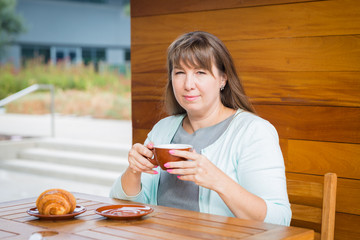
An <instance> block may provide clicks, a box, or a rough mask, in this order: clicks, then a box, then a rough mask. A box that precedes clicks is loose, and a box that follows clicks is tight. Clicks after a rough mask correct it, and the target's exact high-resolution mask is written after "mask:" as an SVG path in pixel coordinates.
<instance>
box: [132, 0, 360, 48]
mask: <svg viewBox="0 0 360 240" xmlns="http://www.w3.org/2000/svg"><path fill="white" fill-rule="evenodd" d="M224 2H226V1H221V3H220V4H223V3H224ZM268 2H271V1H268ZM149 4H152V2H151V1H150V2H149ZM153 5H155V6H157V4H153ZM177 5H180V3H179V4H177ZM181 5H183V4H181ZM203 5H205V4H203ZM190 6H191V5H190ZM359 8H360V2H359V1H354V0H341V1H318V2H309V3H297V4H283V5H264V6H259V7H252V8H232V9H226V10H215V11H199V12H192V13H182V14H167V15H164V16H151V17H137V18H132V19H131V24H132V25H131V29H132V32H131V42H132V44H136V45H139V44H146V45H148V44H159V43H165V44H169V43H170V42H172V41H173V40H174V39H175V38H176V37H177V36H178V35H180V34H181V33H184V32H188V31H194V30H203V31H208V32H211V33H214V34H215V35H216V36H218V37H219V38H220V39H222V40H223V41H228V40H231V41H237V40H243V39H264V38H267V39H269V38H289V37H306V36H329V35H349V34H359V28H358V26H359V25H360V14H359V11H358V10H359Z"/></svg>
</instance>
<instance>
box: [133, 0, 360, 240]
mask: <svg viewBox="0 0 360 240" xmlns="http://www.w3.org/2000/svg"><path fill="white" fill-rule="evenodd" d="M359 9H360V1H357V0H324V1H316V0H309V1H308V0H244V1H238V0H227V1H221V3H220V2H219V1H217V0H209V1H206V2H204V1H195V2H194V1H190V0H184V1H176V0H154V1H146V0H132V1H131V12H132V18H131V30H132V33H131V34H132V39H131V44H132V45H131V54H132V55H131V57H132V60H131V61H132V112H133V116H132V118H133V142H134V143H135V142H143V141H144V140H145V138H146V136H147V133H148V132H149V131H150V129H151V128H152V126H153V124H155V123H156V122H157V121H158V120H159V119H161V118H163V117H165V116H166V114H165V113H164V111H163V107H162V101H163V90H164V86H165V83H166V81H167V76H166V62H165V59H166V50H167V47H168V45H169V44H170V43H171V42H172V41H173V40H174V39H175V38H176V37H177V36H179V35H181V34H182V33H184V32H188V31H194V30H204V31H209V32H211V33H213V34H215V35H217V36H218V37H219V38H220V39H222V40H223V41H224V42H225V44H226V45H227V47H228V48H229V50H230V52H231V53H232V55H233V58H234V60H235V64H236V68H237V70H238V72H239V74H240V77H241V78H242V81H243V84H244V87H245V90H246V92H247V94H248V95H249V97H250V99H251V101H252V102H253V103H254V106H255V108H256V110H257V112H258V114H259V115H260V116H261V117H263V118H265V119H267V120H269V121H270V122H271V123H272V124H273V125H274V126H275V127H276V129H277V131H278V133H279V136H280V146H281V149H282V152H283V155H284V159H285V164H286V171H287V175H288V176H291V177H299V176H300V177H301V178H302V179H304V180H306V179H309V180H310V179H320V175H322V174H324V173H325V172H330V171H331V172H336V173H337V174H338V176H339V179H338V192H337V214H336V226H335V239H360V205H359V202H360V161H359V160H360V157H359V156H360V154H359V153H360V147H359V146H360V145H359V143H360V94H359V93H360V77H359V76H360V64H359V63H360V11H359Z"/></svg>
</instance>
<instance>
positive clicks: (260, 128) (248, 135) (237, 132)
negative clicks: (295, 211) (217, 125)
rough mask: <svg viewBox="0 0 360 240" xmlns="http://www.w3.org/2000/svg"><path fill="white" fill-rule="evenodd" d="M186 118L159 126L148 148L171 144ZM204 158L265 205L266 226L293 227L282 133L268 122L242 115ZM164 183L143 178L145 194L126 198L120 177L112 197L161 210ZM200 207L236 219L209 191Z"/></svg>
mask: <svg viewBox="0 0 360 240" xmlns="http://www.w3.org/2000/svg"><path fill="white" fill-rule="evenodd" d="M184 116H185V115H176V116H170V117H167V118H164V119H162V120H160V121H159V122H158V123H157V124H156V125H155V126H154V127H153V129H152V130H151V131H150V133H149V134H148V138H147V139H146V141H145V144H147V143H148V142H149V141H151V142H153V143H154V144H155V145H156V144H166V143H170V142H171V140H172V138H173V136H174V135H175V132H176V130H177V129H178V127H179V125H180V124H181V123H182V120H183V118H184ZM201 154H203V155H205V156H206V157H207V158H208V159H209V160H210V161H211V162H213V163H214V164H215V165H216V166H217V167H218V168H219V169H221V170H222V171H223V172H225V173H226V174H227V175H228V176H229V177H231V178H232V179H233V180H235V181H236V182H237V183H239V184H240V185H241V186H242V187H244V188H245V189H246V190H247V191H249V192H251V193H253V194H255V195H257V196H259V197H261V198H262V199H264V200H265V202H266V205H267V212H266V217H265V220H264V221H265V222H268V223H274V224H281V225H287V226H288V225H289V224H290V220H291V209H290V203H289V200H288V195H287V190H286V178H285V167H284V160H283V157H282V153H281V150H280V146H279V138H278V135H277V132H276V130H275V128H274V127H273V126H272V125H271V124H270V123H269V122H268V121H266V120H264V119H262V118H260V117H258V116H256V115H254V114H252V113H249V112H245V111H242V110H238V111H237V112H236V114H235V116H234V119H233V120H232V121H231V123H230V125H229V126H228V128H227V129H226V131H225V132H224V133H223V134H222V135H221V136H220V137H219V139H218V140H216V141H215V142H214V143H213V144H211V145H210V146H208V147H206V148H204V149H203V150H202V151H201ZM158 172H160V170H159V169H158ZM159 177H160V174H156V175H152V174H146V173H143V174H142V176H141V183H142V189H141V191H140V193H139V194H137V195H136V196H127V195H126V194H125V193H124V191H123V189H122V186H121V176H120V177H119V178H118V179H117V180H116V181H115V183H114V184H113V186H112V189H111V191H110V197H114V198H119V199H125V200H131V201H136V202H142V203H145V204H153V205H157V190H158V183H159ZM199 207H200V212H204V213H211V214H217V215H223V216H229V217H234V214H233V213H232V212H231V211H230V209H229V208H228V207H227V205H226V204H225V203H224V202H223V200H222V199H221V198H220V197H219V195H218V194H217V193H216V192H215V191H212V190H209V189H207V188H203V187H199Z"/></svg>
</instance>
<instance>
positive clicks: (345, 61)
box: [131, 1, 360, 73]
mask: <svg viewBox="0 0 360 240" xmlns="http://www.w3.org/2000/svg"><path fill="white" fill-rule="evenodd" d="M359 2H360V1H359ZM225 44H226V45H227V47H228V49H229V51H230V52H231V53H232V56H233V58H234V61H235V64H236V67H237V69H238V70H239V71H240V72H246V71H257V72H258V71H267V72H268V71H286V72H288V71H311V72H313V71H316V72H323V71H331V72H340V71H360V64H359V62H360V37H359V36H327V37H316V38H292V39H283V38H281V39H277V38H276V39H261V40H240V41H231V42H225ZM167 47H168V44H154V45H146V46H144V45H134V46H132V49H131V50H132V56H133V58H134V60H133V61H132V67H133V72H134V73H144V72H151V73H153V72H164V71H166V49H167ZM329 49H331V51H329Z"/></svg>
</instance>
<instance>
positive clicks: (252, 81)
mask: <svg viewBox="0 0 360 240" xmlns="http://www.w3.org/2000/svg"><path fill="white" fill-rule="evenodd" d="M239 75H240V77H241V78H242V82H243V85H244V88H245V91H246V94H247V95H248V96H249V97H250V99H251V101H252V102H253V103H255V104H284V105H285V104H287V105H317V106H348V107H359V106H360V94H359V93H360V81H359V79H358V76H359V72H240V73H239Z"/></svg>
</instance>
